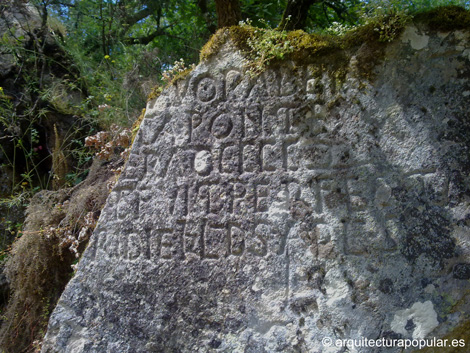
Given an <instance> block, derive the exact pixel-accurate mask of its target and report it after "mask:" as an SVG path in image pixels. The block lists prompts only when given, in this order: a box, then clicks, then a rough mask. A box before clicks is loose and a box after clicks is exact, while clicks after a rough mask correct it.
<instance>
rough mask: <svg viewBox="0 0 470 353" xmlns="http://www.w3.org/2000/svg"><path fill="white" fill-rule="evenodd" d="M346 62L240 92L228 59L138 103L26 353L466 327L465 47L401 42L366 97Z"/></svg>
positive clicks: (464, 41) (228, 53)
mask: <svg viewBox="0 0 470 353" xmlns="http://www.w3.org/2000/svg"><path fill="white" fill-rule="evenodd" d="M366 49H367V48H361V49H360V50H359V52H360V51H361V50H366ZM359 52H358V55H357V56H352V58H351V60H350V61H349V64H347V68H346V70H347V74H346V77H345V79H344V80H339V79H337V77H338V76H336V75H335V74H334V72H331V71H330V72H329V71H328V63H327V62H326V61H329V60H330V59H331V58H330V59H328V60H323V62H322V65H320V64H317V65H315V64H312V65H309V66H298V67H294V64H293V63H290V62H285V63H284V64H283V65H281V66H280V67H279V68H277V69H271V70H268V71H267V72H265V73H264V74H262V75H261V76H260V77H258V78H256V79H250V78H249V77H246V76H244V75H243V73H242V67H243V62H244V61H243V57H242V55H241V54H240V52H238V51H236V50H235V49H234V48H233V47H232V46H231V44H230V41H228V42H227V43H226V44H225V45H224V46H223V47H222V49H221V50H220V52H219V54H218V55H216V56H215V57H213V58H212V59H210V60H208V61H206V62H203V63H201V64H200V65H199V66H198V67H197V68H196V69H195V70H194V71H193V73H192V74H191V75H190V76H189V77H188V78H187V79H186V80H184V81H181V82H179V83H178V84H177V85H176V86H172V87H170V88H169V89H168V90H166V91H165V92H164V94H163V95H162V96H161V97H159V98H158V99H157V100H156V101H153V102H150V103H149V105H148V107H147V114H146V117H145V119H144V122H143V124H142V126H141V128H140V132H139V134H138V136H137V138H136V141H135V143H134V146H133V148H132V152H131V156H130V159H129V161H128V164H127V167H126V169H125V171H124V173H123V175H122V176H121V178H120V180H119V182H118V184H117V186H116V187H115V189H114V190H113V192H112V193H111V195H110V196H109V198H108V201H107V205H106V207H105V209H104V211H103V213H102V215H101V218H100V222H99V225H98V227H97V229H96V231H95V234H94V236H93V239H92V241H91V244H90V246H89V248H88V249H87V250H86V252H85V254H84V256H83V259H82V260H81V261H80V264H79V267H78V271H77V273H76V275H75V277H74V278H73V280H72V281H71V282H70V283H69V285H68V287H67V288H66V290H65V292H64V293H63V295H62V298H61V300H60V301H59V304H58V306H57V308H56V309H55V311H54V313H53V314H52V317H51V319H50V322H49V329H48V333H47V336H46V340H45V343H44V346H43V352H257V353H258V352H310V353H313V352H340V351H344V350H342V349H343V348H340V347H335V345H334V344H335V341H334V340H336V339H360V338H361V337H364V338H370V339H380V338H414V339H420V338H424V337H434V336H436V337H442V336H444V335H446V334H449V333H450V334H451V332H452V330H454V328H456V327H460V326H461V325H466V322H465V321H464V320H465V317H466V315H468V314H469V313H470V311H469V304H468V300H467V301H466V300H465V295H466V294H465V293H468V291H469V290H470V282H469V281H468V279H469V278H470V263H469V261H468V258H469V255H470V236H469V219H470V208H469V196H470V195H469V174H468V172H469V170H470V160H469V150H468V148H469V146H470V144H469V140H470V121H469V117H468V112H469V109H470V100H469V95H470V82H469V78H470V42H469V33H468V32H459V31H455V32H452V33H434V32H426V33H425V32H423V31H421V30H418V29H417V28H416V27H409V28H408V29H407V30H406V31H405V32H404V34H403V36H402V37H401V39H400V40H398V41H396V42H394V43H392V44H390V45H389V46H388V47H387V49H386V52H385V57H384V61H383V62H382V64H380V65H379V66H377V67H376V69H375V71H374V72H372V74H373V75H371V77H375V79H374V80H373V83H371V82H370V81H367V80H365V79H361V78H359V77H360V75H359V74H358V66H359V65H360V64H361V62H360V60H361V59H360V55H359ZM321 60H322V59H321V58H320V59H319V62H320V61H321ZM327 338H330V339H332V340H333V343H332V344H333V346H331V347H329V346H328V343H329V342H328V340H327ZM324 339H325V340H324ZM322 340H324V341H323V343H322ZM358 350H359V351H360V352H401V350H402V348H401V347H395V348H381V349H379V350H377V349H376V348H358Z"/></svg>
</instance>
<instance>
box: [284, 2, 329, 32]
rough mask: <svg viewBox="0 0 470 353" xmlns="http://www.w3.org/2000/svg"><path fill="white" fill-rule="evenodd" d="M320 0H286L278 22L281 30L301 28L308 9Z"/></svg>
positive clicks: (305, 19)
mask: <svg viewBox="0 0 470 353" xmlns="http://www.w3.org/2000/svg"><path fill="white" fill-rule="evenodd" d="M320 1H321V0H288V1H287V5H286V9H285V10H284V13H283V14H282V20H281V23H280V24H279V28H280V29H281V30H286V31H293V30H295V29H303V28H304V27H305V22H306V21H307V16H308V9H309V8H310V6H311V5H313V4H315V3H317V2H320Z"/></svg>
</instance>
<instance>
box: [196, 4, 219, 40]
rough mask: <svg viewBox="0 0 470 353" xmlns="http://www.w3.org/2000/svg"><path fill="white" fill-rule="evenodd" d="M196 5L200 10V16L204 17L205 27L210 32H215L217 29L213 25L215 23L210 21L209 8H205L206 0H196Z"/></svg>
mask: <svg viewBox="0 0 470 353" xmlns="http://www.w3.org/2000/svg"><path fill="white" fill-rule="evenodd" d="M196 4H197V6H198V7H199V10H201V14H202V17H203V18H204V21H205V22H206V26H207V29H208V30H209V32H210V33H212V34H213V33H215V31H216V30H217V27H216V26H215V23H214V22H213V21H211V16H210V12H209V9H208V8H207V0H197V1H196Z"/></svg>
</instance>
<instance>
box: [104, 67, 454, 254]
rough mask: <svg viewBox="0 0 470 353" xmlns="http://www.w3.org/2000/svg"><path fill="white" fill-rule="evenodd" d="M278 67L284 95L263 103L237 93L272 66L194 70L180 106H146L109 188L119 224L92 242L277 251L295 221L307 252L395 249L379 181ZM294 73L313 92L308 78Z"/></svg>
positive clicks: (148, 249) (111, 248)
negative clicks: (151, 109) (150, 109)
mask: <svg viewBox="0 0 470 353" xmlns="http://www.w3.org/2000/svg"><path fill="white" fill-rule="evenodd" d="M281 76H282V80H284V81H285V84H286V86H285V87H284V88H282V89H281V88H280V87H282V85H281V86H279V82H280V81H279V80H278V81H279V82H278V81H276V79H274V81H275V82H272V83H271V84H272V85H271V88H270V89H268V87H266V89H267V92H268V93H269V92H271V91H272V90H276V91H279V92H280V91H281V90H282V94H280V93H279V92H278V93H277V94H278V95H279V97H278V99H267V100H266V102H265V103H264V104H260V103H259V102H256V101H251V100H250V99H249V98H247V99H239V98H240V97H250V91H253V90H255V89H260V87H261V86H260V85H262V84H264V85H266V84H267V83H269V82H270V81H269V80H271V79H273V77H268V76H266V75H265V77H264V78H263V79H262V80H264V81H262V82H261V83H257V84H255V85H251V86H250V85H249V84H247V83H246V82H245V81H243V79H242V77H243V76H242V75H241V74H240V73H239V72H237V71H235V70H230V71H228V73H227V74H226V75H225V77H222V76H221V77H212V76H210V75H203V76H200V77H194V78H192V80H191V82H190V83H189V84H188V90H187V92H186V98H182V104H181V105H180V106H178V107H174V108H173V107H171V108H167V110H165V112H164V113H157V114H154V115H153V116H150V117H149V118H148V119H147V120H146V121H145V126H146V129H145V131H144V132H142V133H141V136H140V137H138V141H139V143H140V146H139V149H138V151H137V152H135V154H133V155H131V157H130V160H129V162H128V166H127V168H126V172H125V173H124V174H123V176H122V177H121V180H120V181H119V183H118V185H117V186H116V188H115V189H114V191H113V193H112V198H113V199H114V200H115V201H114V203H115V205H116V207H115V217H116V218H117V219H118V220H119V224H120V225H121V226H120V229H114V232H112V233H111V234H104V232H103V233H102V235H101V238H100V239H99V244H100V246H99V247H98V249H99V250H98V251H103V252H104V254H105V255H106V256H109V257H119V258H123V259H127V260H131V261H132V260H135V259H137V258H145V259H147V260H150V261H160V260H161V261H166V260H184V259H193V258H195V259H207V260H218V259H223V258H227V257H237V256H238V257H239V256H255V257H264V256H269V255H281V254H284V253H285V251H286V243H287V237H288V235H289V229H290V228H291V227H293V225H294V224H296V222H300V223H302V224H306V225H307V226H305V227H306V228H305V229H303V228H302V229H303V230H302V231H301V232H300V233H299V234H300V235H297V236H299V237H300V238H301V239H303V241H304V242H305V243H306V248H309V249H310V250H311V253H312V254H314V256H315V257H316V258H324V257H327V256H333V255H332V254H334V253H343V254H351V255H356V254H364V253H366V252H367V246H370V245H371V244H372V245H373V246H375V245H377V246H380V247H382V248H383V249H384V250H393V248H394V241H393V232H392V231H390V230H389V229H388V228H389V225H390V224H392V225H393V216H390V214H391V213H392V212H391V209H392V208H391V202H392V201H391V199H392V195H391V189H390V187H389V186H388V185H387V183H386V180H385V179H383V177H382V175H381V174H380V173H379V172H377V171H376V170H374V166H373V165H372V164H369V163H368V162H367V161H360V162H359V161H356V160H354V158H353V156H351V148H350V146H349V145H348V144H347V143H345V142H342V141H341V140H338V139H336V140H335V139H332V138H330V137H329V135H328V131H329V130H328V127H327V126H326V123H325V122H324V121H323V120H321V119H319V118H318V117H319V116H320V115H319V113H318V112H317V110H318V109H317V106H314V107H310V106H299V105H298V104H297V103H295V100H293V99H291V98H290V95H292V94H296V91H295V90H294V89H293V87H295V86H296V85H295V84H294V83H293V82H291V81H289V80H287V78H286V77H287V76H286V74H285V73H283V74H282V75H281ZM286 80H287V81H286ZM284 81H283V82H284ZM263 82H264V83H263ZM304 84H305V85H306V89H305V92H306V94H307V95H313V94H320V93H321V90H320V88H319V87H320V86H321V85H320V83H318V82H317V81H315V80H314V79H311V80H307V81H305V82H304ZM257 87H258V88H257ZM271 93H272V92H271ZM271 93H269V94H271ZM185 100H186V101H187V102H186V103H185ZM171 109H174V110H173V111H172V110H171ZM320 110H321V109H320ZM315 116H316V117H317V118H312V117H315ZM151 129H153V131H148V130H151ZM426 178H427V179H429V178H430V177H429V176H425V177H423V178H417V177H414V179H413V180H418V181H420V182H421V180H427V179H426ZM418 181H417V182H418ZM422 183H424V181H423V182H422ZM444 184H445V181H443V185H444ZM365 185H366V186H367V187H364V186H365ZM444 191H445V190H444ZM371 195H374V197H371ZM439 202H441V201H439ZM370 209H375V210H376V211H374V212H368V210H370ZM273 220H274V221H273ZM129 227H131V229H130V230H127V228H129ZM302 227H304V225H302ZM371 229H374V231H373V232H372V231H371ZM108 233H109V232H108ZM119 234H130V236H127V237H120V236H119ZM137 234H138V235H137ZM142 234H144V235H145V236H141V235H142Z"/></svg>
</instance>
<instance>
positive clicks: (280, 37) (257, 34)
mask: <svg viewBox="0 0 470 353" xmlns="http://www.w3.org/2000/svg"><path fill="white" fill-rule="evenodd" d="M266 25H267V24H266ZM240 27H242V28H247V29H253V35H252V36H250V37H249V38H248V39H247V42H246V44H247V45H248V47H249V48H250V49H251V50H250V52H249V53H248V54H249V56H250V61H249V62H248V64H247V68H248V70H247V73H248V74H249V75H250V76H252V77H255V76H258V75H259V74H261V73H262V72H263V71H264V70H265V69H266V67H267V66H268V65H269V64H270V62H271V61H273V60H275V59H283V58H284V57H285V56H286V55H287V54H289V53H292V52H293V51H294V47H293V46H292V45H291V43H290V41H289V40H288V39H287V32H286V31H284V30H281V29H272V28H269V27H268V28H253V27H252V23H251V21H250V20H247V21H246V22H243V21H242V22H240Z"/></svg>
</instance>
